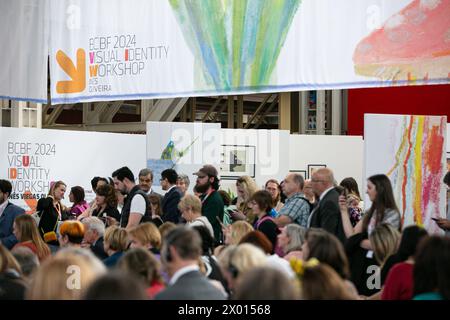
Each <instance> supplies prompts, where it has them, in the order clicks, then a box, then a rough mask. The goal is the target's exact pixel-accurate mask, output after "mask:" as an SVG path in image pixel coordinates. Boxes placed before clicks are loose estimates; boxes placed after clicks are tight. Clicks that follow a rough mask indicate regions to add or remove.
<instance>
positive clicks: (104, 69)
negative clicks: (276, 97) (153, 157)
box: [50, 0, 450, 104]
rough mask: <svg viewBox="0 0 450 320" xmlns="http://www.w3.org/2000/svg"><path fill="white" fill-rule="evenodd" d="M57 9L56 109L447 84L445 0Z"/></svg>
mask: <svg viewBox="0 0 450 320" xmlns="http://www.w3.org/2000/svg"><path fill="white" fill-rule="evenodd" d="M50 7H51V8H50V9H51V14H50V16H51V17H52V20H51V29H50V30H51V43H50V63H51V68H50V71H51V80H52V81H51V83H52V85H51V96H52V103H53V104H58V103H74V102H80V101H98V100H119V99H121V100H122V99H123V100H126V99H145V98H166V97H173V96H177V97H179V96H201V95H217V94H237V93H257V92H273V91H295V90H308V89H312V90H316V89H336V88H357V87H380V86H395V85H409V84H437V83H449V82H450V80H449V71H450V41H449V30H450V29H449V28H450V19H449V18H448V17H449V16H450V1H447V0H442V1H441V0H396V1H387V0H266V1H260V0H228V1H216V0H212V1H204V0H197V1H195V0H189V1H188V0H164V1H163V0H161V1H147V0H129V1H121V0H108V1H106V0H98V1H73V0H58V1H56V0H53V1H51V6H50Z"/></svg>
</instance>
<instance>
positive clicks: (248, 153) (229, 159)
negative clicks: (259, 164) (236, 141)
mask: <svg viewBox="0 0 450 320" xmlns="http://www.w3.org/2000/svg"><path fill="white" fill-rule="evenodd" d="M221 148H222V150H221V152H220V177H221V179H223V180H237V179H238V178H239V177H240V176H250V177H252V178H255V171H256V163H255V159H256V146H248V145H222V146H221Z"/></svg>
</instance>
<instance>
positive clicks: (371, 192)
mask: <svg viewBox="0 0 450 320" xmlns="http://www.w3.org/2000/svg"><path fill="white" fill-rule="evenodd" d="M366 193H367V194H368V196H369V199H370V201H371V202H372V206H371V207H370V209H369V210H367V211H366V213H365V214H364V216H363V218H362V220H360V221H359V222H358V223H357V224H356V226H355V227H353V226H352V224H351V221H350V217H349V214H348V205H347V198H346V197H345V196H344V195H341V196H340V197H339V206H340V210H341V220H342V224H343V227H344V232H345V235H346V237H347V238H348V239H347V242H346V244H345V250H346V253H347V256H348V259H349V262H350V271H351V279H352V282H353V283H354V284H355V285H356V288H357V289H358V292H359V294H361V295H365V296H373V295H374V294H376V293H377V292H379V291H380V290H379V288H371V287H369V286H367V281H368V279H369V277H370V276H371V274H370V273H368V272H367V270H368V268H369V267H370V266H374V265H378V262H377V261H376V259H375V258H374V257H373V254H371V252H370V251H372V250H373V248H372V245H371V243H370V241H369V236H370V234H371V233H372V231H373V230H374V229H375V227H377V226H379V225H381V224H383V223H385V224H389V225H391V226H392V227H393V228H394V229H396V230H398V231H400V230H401V219H400V213H399V211H398V209H397V204H396V203H395V199H394V193H393V191H392V185H391V181H390V180H389V178H388V177H387V176H386V175H384V174H378V175H374V176H371V177H369V178H368V179H367V191H366Z"/></svg>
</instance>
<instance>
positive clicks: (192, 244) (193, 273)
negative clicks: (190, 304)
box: [155, 226, 225, 300]
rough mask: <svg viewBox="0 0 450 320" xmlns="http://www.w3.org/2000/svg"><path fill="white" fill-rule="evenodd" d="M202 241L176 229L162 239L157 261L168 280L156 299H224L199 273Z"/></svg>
mask: <svg viewBox="0 0 450 320" xmlns="http://www.w3.org/2000/svg"><path fill="white" fill-rule="evenodd" d="M201 255H202V240H201V238H200V235H199V234H198V232H197V231H195V230H193V229H191V228H188V227H185V226H179V227H177V228H175V229H174V230H172V231H170V233H169V234H168V235H167V237H166V238H165V239H164V242H163V247H162V250H161V261H162V263H163V264H164V265H165V267H166V269H167V271H168V273H169V276H170V281H169V285H168V287H167V288H166V289H165V290H163V291H162V292H160V293H159V294H158V295H156V297H155V299H156V300H225V294H224V293H223V292H222V291H220V290H219V289H217V288H216V287H214V286H213V285H212V284H211V283H210V282H209V280H208V278H206V277H205V276H204V275H203V274H201V273H200V271H199V266H198V260H199V258H200V256H201Z"/></svg>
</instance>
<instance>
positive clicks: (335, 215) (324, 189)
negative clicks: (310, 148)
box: [309, 168, 346, 243]
mask: <svg viewBox="0 0 450 320" xmlns="http://www.w3.org/2000/svg"><path fill="white" fill-rule="evenodd" d="M333 182H334V177H333V172H332V171H331V170H330V169H328V168H323V169H319V170H317V171H316V172H314V173H313V175H312V179H311V183H312V188H313V191H314V193H315V195H316V197H317V198H319V203H318V205H317V206H316V208H315V209H314V210H313V211H312V212H311V215H310V221H309V222H310V223H309V227H311V228H322V229H325V230H326V231H328V232H330V233H332V234H334V235H335V236H336V237H338V239H339V240H341V241H342V242H343V243H344V242H345V240H346V237H345V233H344V227H343V225H342V218H341V211H340V210H339V193H338V192H337V191H336V190H335V189H334V185H333Z"/></svg>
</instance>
